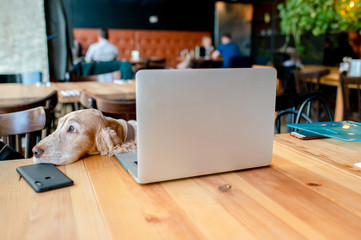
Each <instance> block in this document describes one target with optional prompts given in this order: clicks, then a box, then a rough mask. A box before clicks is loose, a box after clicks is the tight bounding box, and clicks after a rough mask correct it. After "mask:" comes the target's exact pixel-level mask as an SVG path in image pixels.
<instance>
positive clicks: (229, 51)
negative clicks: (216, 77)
mask: <svg viewBox="0 0 361 240" xmlns="http://www.w3.org/2000/svg"><path fill="white" fill-rule="evenodd" d="M221 43H222V44H221V45H219V46H218V48H217V50H215V51H214V52H213V53H212V58H213V59H217V58H219V57H222V58H223V67H224V68H229V67H234V66H232V62H230V60H231V59H232V58H233V59H237V58H241V51H240V50H239V47H238V45H237V44H236V43H235V42H232V36H231V34H230V33H224V34H223V35H222V37H221ZM231 61H232V60H231Z"/></svg>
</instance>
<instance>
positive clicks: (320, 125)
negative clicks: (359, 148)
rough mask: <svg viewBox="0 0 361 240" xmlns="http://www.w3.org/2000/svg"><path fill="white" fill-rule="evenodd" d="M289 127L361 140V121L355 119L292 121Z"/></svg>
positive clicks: (356, 140) (352, 140) (349, 139)
mask: <svg viewBox="0 0 361 240" xmlns="http://www.w3.org/2000/svg"><path fill="white" fill-rule="evenodd" d="M287 127H290V128H295V129H299V130H303V131H307V132H312V133H316V134H319V135H322V136H326V137H330V138H335V139H339V140H342V141H347V142H361V123H359V122H353V121H340V122H314V123H292V124H287Z"/></svg>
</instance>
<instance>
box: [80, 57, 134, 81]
mask: <svg viewBox="0 0 361 240" xmlns="http://www.w3.org/2000/svg"><path fill="white" fill-rule="evenodd" d="M117 70H119V71H120V72H121V79H134V73H133V70H132V64H131V63H130V62H127V61H116V60H114V61H108V62H90V63H85V62H79V63H78V64H76V65H75V66H74V72H75V74H76V75H80V76H89V75H98V74H104V73H109V72H114V71H117Z"/></svg>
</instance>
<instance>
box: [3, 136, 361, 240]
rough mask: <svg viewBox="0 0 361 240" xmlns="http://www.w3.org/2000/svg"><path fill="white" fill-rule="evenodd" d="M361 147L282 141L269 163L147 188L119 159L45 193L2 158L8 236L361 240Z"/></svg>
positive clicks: (71, 168) (88, 168)
mask: <svg viewBox="0 0 361 240" xmlns="http://www.w3.org/2000/svg"><path fill="white" fill-rule="evenodd" d="M360 152H361V143H348V142H342V141H339V140H335V139H318V140H309V141H304V140H299V139H296V138H293V137H291V136H289V135H288V134H281V135H276V136H275V137H274V149H273V161H272V163H271V165H270V166H269V167H263V168H257V169H250V170H243V171H236V172H230V173H223V174H215V175H208V176H201V177H196V178H187V179H180V180H173V181H166V182H161V183H154V184H147V185H139V184H137V183H136V182H135V181H134V180H133V178H132V177H131V176H130V175H129V173H128V172H126V170H124V168H123V167H122V166H121V164H120V163H119V162H118V161H117V160H116V158H115V157H108V156H99V155H94V156H89V157H86V158H84V159H82V160H80V161H78V162H76V163H74V164H70V165H66V166H61V167H59V168H60V170H62V171H64V172H65V173H66V174H67V175H68V176H70V177H71V178H72V179H73V180H74V182H75V185H74V186H72V187H67V188H64V189H58V190H54V191H50V192H47V193H41V194H39V193H35V192H34V191H33V190H32V189H31V188H30V187H29V186H28V185H27V183H26V182H25V181H24V180H21V181H19V178H18V176H17V174H16V172H15V168H16V167H17V166H20V165H26V164H31V163H32V162H31V161H30V160H20V161H8V162H0V198H1V202H2V204H1V205H0V232H1V233H2V239H359V236H360V231H361V225H360V222H361V205H360V202H361V169H359V168H357V167H354V166H353V164H354V163H355V162H360V160H359V159H360V158H359V156H360ZM44 226H46V227H44Z"/></svg>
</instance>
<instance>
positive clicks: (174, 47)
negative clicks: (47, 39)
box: [74, 28, 211, 67]
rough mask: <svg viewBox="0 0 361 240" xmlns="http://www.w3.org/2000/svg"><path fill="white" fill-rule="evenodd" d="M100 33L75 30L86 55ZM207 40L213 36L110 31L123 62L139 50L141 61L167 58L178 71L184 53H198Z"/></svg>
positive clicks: (164, 32) (75, 35)
mask: <svg viewBox="0 0 361 240" xmlns="http://www.w3.org/2000/svg"><path fill="white" fill-rule="evenodd" d="M97 34H98V30H97V29H81V28H76V29H74V39H76V40H77V41H78V42H79V43H80V45H81V47H82V55H85V54H86V51H87V49H88V47H89V45H90V44H92V43H95V42H96V41H97ZM203 36H211V33H210V32H202V31H200V32H191V31H158V30H125V29H110V30H109V42H111V43H112V44H114V45H115V46H116V47H117V48H118V51H119V58H120V59H122V58H127V59H130V57H131V51H132V50H138V51H139V55H140V57H141V58H150V57H157V58H165V59H166V65H167V66H170V67H176V66H177V64H178V63H179V62H178V61H177V58H179V57H180V52H181V51H182V50H183V49H188V50H191V49H194V48H195V46H197V45H201V39H202V37H203Z"/></svg>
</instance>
